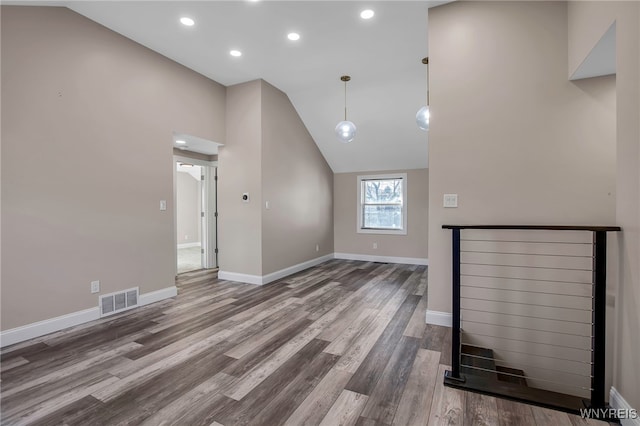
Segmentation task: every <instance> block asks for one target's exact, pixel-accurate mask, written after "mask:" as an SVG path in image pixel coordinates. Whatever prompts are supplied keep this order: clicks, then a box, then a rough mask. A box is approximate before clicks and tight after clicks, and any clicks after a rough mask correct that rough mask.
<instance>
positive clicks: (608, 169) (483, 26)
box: [429, 2, 616, 312]
mask: <svg viewBox="0 0 640 426" xmlns="http://www.w3.org/2000/svg"><path fill="white" fill-rule="evenodd" d="M540 22H544V23H545V24H544V25H540ZM429 51H430V61H429V62H430V82H431V86H432V88H431V108H432V110H433V111H432V117H433V123H432V124H431V128H430V130H429V164H430V168H429V183H430V184H429V206H430V209H429V247H430V250H429V263H430V271H429V309H430V310H434V311H444V312H450V311H451V294H450V283H451V272H450V271H451V242H450V238H451V233H450V231H446V230H442V229H441V227H442V225H443V224H447V223H449V224H482V223H490V224H491V223H493V224H518V223H525V224H575V225H578V224H605V225H606V224H614V223H615V221H616V220H615V163H616V151H615V138H614V137H613V135H614V134H615V79H614V78H613V77H601V78H594V79H588V80H584V81H577V82H570V81H568V79H567V5H566V4H565V3H555V2H545V3H541V2H530V3H525V2H509V3H505V2H495V3H492V2H481V3H474V2H456V3H451V4H447V5H444V6H440V7H437V8H433V9H430V13H429ZM445 193H457V194H458V195H459V200H458V204H459V207H458V208H457V209H444V208H443V207H442V197H443V194H445Z"/></svg>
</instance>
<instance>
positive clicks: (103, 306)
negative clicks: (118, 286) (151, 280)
mask: <svg viewBox="0 0 640 426" xmlns="http://www.w3.org/2000/svg"><path fill="white" fill-rule="evenodd" d="M139 292H140V290H139V289H138V287H135V288H130V289H128V290H122V291H118V292H115V293H110V294H105V295H102V296H100V299H99V301H100V316H101V317H106V316H108V315H113V314H117V313H118V312H123V311H127V310H129V309H132V308H135V307H136V306H138V296H139Z"/></svg>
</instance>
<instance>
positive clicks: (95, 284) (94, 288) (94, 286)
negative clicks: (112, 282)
mask: <svg viewBox="0 0 640 426" xmlns="http://www.w3.org/2000/svg"><path fill="white" fill-rule="evenodd" d="M91 293H100V281H91Z"/></svg>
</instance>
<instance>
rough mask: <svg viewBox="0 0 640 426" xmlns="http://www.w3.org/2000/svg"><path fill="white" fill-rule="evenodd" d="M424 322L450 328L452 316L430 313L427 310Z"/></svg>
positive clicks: (444, 313)
mask: <svg viewBox="0 0 640 426" xmlns="http://www.w3.org/2000/svg"><path fill="white" fill-rule="evenodd" d="M425 321H426V322H427V324H433V325H441V326H444V327H452V326H453V315H451V313H449V312H439V311H430V310H428V309H427V315H426V318H425Z"/></svg>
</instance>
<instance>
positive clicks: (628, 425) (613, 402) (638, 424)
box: [609, 386, 640, 426]
mask: <svg viewBox="0 0 640 426" xmlns="http://www.w3.org/2000/svg"><path fill="white" fill-rule="evenodd" d="M609 405H610V406H611V408H614V409H616V410H619V409H622V410H632V409H633V408H636V410H638V411H637V412H638V417H636V418H635V419H620V424H622V426H640V407H632V406H631V404H629V403H628V402H627V400H626V399H624V398H623V397H622V395H620V392H618V390H617V389H616V388H614V387H613V386H611V390H609Z"/></svg>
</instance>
